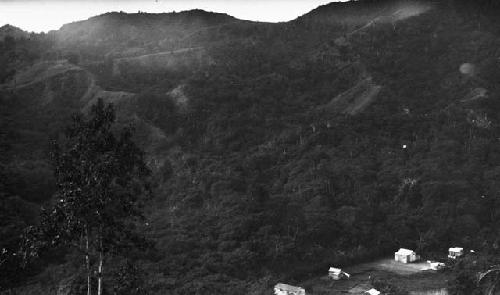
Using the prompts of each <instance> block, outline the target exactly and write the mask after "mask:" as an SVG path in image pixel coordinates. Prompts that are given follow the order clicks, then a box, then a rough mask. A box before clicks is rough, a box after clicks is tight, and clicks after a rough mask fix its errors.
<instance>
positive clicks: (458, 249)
mask: <svg viewBox="0 0 500 295" xmlns="http://www.w3.org/2000/svg"><path fill="white" fill-rule="evenodd" d="M463 250H464V248H460V247H453V248H450V249H449V250H448V251H450V252H462V251H463Z"/></svg>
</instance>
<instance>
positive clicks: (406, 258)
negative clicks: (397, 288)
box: [394, 248, 419, 263]
mask: <svg viewBox="0 0 500 295" xmlns="http://www.w3.org/2000/svg"><path fill="white" fill-rule="evenodd" d="M418 258H419V257H418V255H417V253H415V251H413V250H409V249H404V248H401V249H399V250H398V252H396V253H394V260H396V261H398V262H402V263H410V262H414V261H416V260H418Z"/></svg>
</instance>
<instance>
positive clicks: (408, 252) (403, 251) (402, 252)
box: [396, 248, 415, 255]
mask: <svg viewBox="0 0 500 295" xmlns="http://www.w3.org/2000/svg"><path fill="white" fill-rule="evenodd" d="M396 254H400V255H413V254H415V251H413V250H409V249H405V248H400V249H399V250H398V252H396Z"/></svg>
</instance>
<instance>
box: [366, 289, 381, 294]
mask: <svg viewBox="0 0 500 295" xmlns="http://www.w3.org/2000/svg"><path fill="white" fill-rule="evenodd" d="M366 294H370V295H380V291H378V290H376V289H370V290H368V291H366Z"/></svg>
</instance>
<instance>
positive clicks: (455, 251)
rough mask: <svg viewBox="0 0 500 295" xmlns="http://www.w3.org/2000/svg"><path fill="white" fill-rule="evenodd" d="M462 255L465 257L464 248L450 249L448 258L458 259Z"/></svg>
mask: <svg viewBox="0 0 500 295" xmlns="http://www.w3.org/2000/svg"><path fill="white" fill-rule="evenodd" d="M462 255H464V248H459V247H454V248H450V249H448V258H451V259H456V258H457V257H460V256H462Z"/></svg>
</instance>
